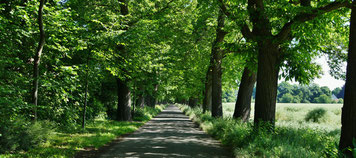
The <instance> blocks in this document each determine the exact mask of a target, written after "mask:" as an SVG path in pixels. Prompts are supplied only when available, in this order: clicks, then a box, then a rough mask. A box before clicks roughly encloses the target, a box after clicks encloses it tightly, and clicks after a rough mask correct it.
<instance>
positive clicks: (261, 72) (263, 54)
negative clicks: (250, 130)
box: [254, 40, 279, 127]
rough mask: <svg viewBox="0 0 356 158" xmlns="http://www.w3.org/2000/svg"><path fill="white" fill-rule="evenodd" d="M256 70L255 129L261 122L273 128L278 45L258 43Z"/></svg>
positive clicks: (269, 42)
mask: <svg viewBox="0 0 356 158" xmlns="http://www.w3.org/2000/svg"><path fill="white" fill-rule="evenodd" d="M258 47H259V49H258V70H257V87H256V102H255V118H254V123H255V125H256V127H258V125H259V124H260V123H261V121H262V122H267V123H270V124H271V125H272V127H273V126H274V123H275V113H276V97H277V82H278V70H279V68H278V61H277V59H278V53H279V50H278V44H274V43H272V41H266V40H264V41H260V42H259V43H258Z"/></svg>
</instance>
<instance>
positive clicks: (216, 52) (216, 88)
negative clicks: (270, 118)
mask: <svg viewBox="0 0 356 158" xmlns="http://www.w3.org/2000/svg"><path fill="white" fill-rule="evenodd" d="M224 22H225V17H224V14H223V12H222V11H221V10H220V11H219V16H218V26H217V28H216V39H215V41H214V43H213V47H212V50H211V54H212V55H213V67H212V70H213V71H212V72H213V74H212V104H211V115H212V116H213V117H222V116H223V110H222V89H221V88H222V83H221V75H222V70H221V64H222V58H223V51H222V50H221V49H220V48H219V44H220V43H221V42H223V41H224V37H225V35H226V34H227V32H225V31H224V30H222V29H223V27H224Z"/></svg>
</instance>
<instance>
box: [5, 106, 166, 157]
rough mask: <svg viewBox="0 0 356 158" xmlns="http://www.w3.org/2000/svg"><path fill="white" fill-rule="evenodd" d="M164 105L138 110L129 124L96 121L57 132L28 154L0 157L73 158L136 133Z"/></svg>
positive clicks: (21, 153)
mask: <svg viewBox="0 0 356 158" xmlns="http://www.w3.org/2000/svg"><path fill="white" fill-rule="evenodd" d="M164 107H165V106H156V107H155V108H150V107H145V108H143V109H137V115H136V117H135V119H134V121H132V122H117V121H113V120H106V119H96V120H94V121H93V122H90V123H88V124H87V127H86V128H85V130H82V129H80V128H78V129H77V130H72V131H68V130H58V129H57V131H56V132H55V133H53V134H52V135H51V136H50V137H49V139H48V141H47V142H46V143H44V144H41V145H40V146H39V147H36V148H33V149H30V150H29V151H26V152H24V151H18V152H16V153H8V154H3V155H0V157H4V158H7V157H74V155H75V154H76V153H77V152H79V151H83V150H86V149H88V148H95V149H97V148H99V147H101V146H103V145H105V144H107V143H109V142H111V141H112V140H114V139H115V138H117V137H119V136H121V135H123V134H127V133H132V132H134V131H136V130H137V129H138V128H139V127H140V126H142V125H143V124H144V123H146V122H147V121H149V120H150V119H151V118H152V117H154V116H156V115H157V114H158V113H160V112H161V111H162V110H163V109H164Z"/></svg>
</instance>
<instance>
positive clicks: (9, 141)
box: [0, 118, 54, 153]
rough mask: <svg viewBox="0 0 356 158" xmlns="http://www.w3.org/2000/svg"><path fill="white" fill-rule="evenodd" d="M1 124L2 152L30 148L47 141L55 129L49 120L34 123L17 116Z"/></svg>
mask: <svg viewBox="0 0 356 158" xmlns="http://www.w3.org/2000/svg"><path fill="white" fill-rule="evenodd" d="M0 124H1V125H0V134H1V136H0V153H6V152H12V151H19V150H24V151H26V150H29V149H31V148H33V147H36V146H38V145H40V144H42V143H45V142H46V141H47V140H48V138H49V137H50V136H51V134H52V133H53V131H54V129H53V124H52V123H50V122H48V121H38V122H35V123H32V122H30V121H27V120H25V119H21V118H17V119H14V120H12V121H6V122H1V123H0Z"/></svg>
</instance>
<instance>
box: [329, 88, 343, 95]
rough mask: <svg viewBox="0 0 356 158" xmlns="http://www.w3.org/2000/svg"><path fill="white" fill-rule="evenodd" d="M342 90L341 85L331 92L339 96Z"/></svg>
mask: <svg viewBox="0 0 356 158" xmlns="http://www.w3.org/2000/svg"><path fill="white" fill-rule="evenodd" d="M340 92H341V88H340V87H336V88H335V89H334V90H333V91H332V92H331V93H332V94H333V95H335V96H336V97H337V95H338V94H339V93H340Z"/></svg>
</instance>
